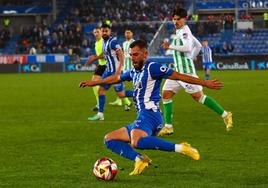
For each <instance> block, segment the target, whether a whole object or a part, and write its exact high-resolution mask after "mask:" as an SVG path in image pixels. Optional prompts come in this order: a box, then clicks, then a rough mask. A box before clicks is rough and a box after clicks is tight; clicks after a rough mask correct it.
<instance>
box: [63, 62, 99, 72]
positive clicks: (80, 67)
mask: <svg viewBox="0 0 268 188" xmlns="http://www.w3.org/2000/svg"><path fill="white" fill-rule="evenodd" d="M95 69H96V65H95V64H92V65H85V64H82V63H72V64H67V71H68V72H87V71H94V70H95Z"/></svg>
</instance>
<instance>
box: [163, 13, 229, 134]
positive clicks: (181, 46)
mask: <svg viewBox="0 0 268 188" xmlns="http://www.w3.org/2000/svg"><path fill="white" fill-rule="evenodd" d="M172 16H173V23H174V25H175V27H176V36H175V38H174V40H173V42H172V44H169V43H168V42H167V41H165V42H164V43H163V45H162V46H163V48H164V49H166V50H167V49H171V50H173V58H174V63H175V69H176V71H177V72H179V73H181V74H187V75H191V76H194V77H198V76H197V74H196V71H195V67H194V63H193V59H194V58H195V57H196V56H197V55H198V53H199V51H200V49H201V47H202V45H201V44H200V42H199V41H198V40H197V39H196V38H195V37H194V36H193V35H192V32H191V31H190V29H189V27H188V26H187V25H185V23H186V19H187V11H186V10H185V9H182V8H175V9H174V11H173V14H172ZM180 88H183V89H184V90H185V91H186V92H187V93H189V94H190V95H191V96H192V98H193V99H194V100H195V101H198V102H200V103H201V104H203V105H205V106H207V107H208V108H210V109H211V110H213V111H214V112H216V113H217V114H219V115H220V116H221V117H222V118H223V120H224V123H225V124H226V129H227V131H229V130H231V128H232V127H233V121H232V113H231V112H227V111H225V110H224V109H223V108H222V107H221V105H219V104H218V103H217V102H216V101H215V100H214V99H213V98H212V97H210V96H207V95H205V94H204V93H203V91H202V90H203V88H202V86H200V85H193V84H188V83H185V82H182V81H174V80H166V82H165V84H164V86H163V94H162V97H163V103H164V119H165V127H164V128H163V129H162V130H161V131H160V132H159V136H162V135H168V134H172V133H173V126H172V119H173V112H172V97H173V96H174V95H175V94H176V93H177V92H178V91H179V89H180Z"/></svg>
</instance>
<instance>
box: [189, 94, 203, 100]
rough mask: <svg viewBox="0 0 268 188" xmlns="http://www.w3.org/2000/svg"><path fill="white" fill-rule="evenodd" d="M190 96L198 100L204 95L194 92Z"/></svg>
mask: <svg viewBox="0 0 268 188" xmlns="http://www.w3.org/2000/svg"><path fill="white" fill-rule="evenodd" d="M191 96H192V98H193V99H194V100H195V101H196V102H200V100H202V97H203V96H204V95H202V94H199V93H196V94H192V95H191Z"/></svg>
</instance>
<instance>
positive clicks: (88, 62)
mask: <svg viewBox="0 0 268 188" xmlns="http://www.w3.org/2000/svg"><path fill="white" fill-rule="evenodd" d="M94 60H95V56H94V55H90V56H89V58H88V61H87V62H86V65H90V64H91V63H93V61H94Z"/></svg>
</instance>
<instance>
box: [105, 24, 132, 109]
mask: <svg viewBox="0 0 268 188" xmlns="http://www.w3.org/2000/svg"><path fill="white" fill-rule="evenodd" d="M125 38H126V41H125V42H123V52H124V56H125V58H124V66H123V72H127V71H130V70H131V69H132V68H133V67H132V61H131V57H130V55H129V46H130V44H131V43H132V42H134V41H135V40H134V39H133V32H132V30H131V29H130V28H127V29H125ZM120 102H121V99H120V98H117V99H116V100H115V101H114V102H111V103H109V104H110V105H118V106H120ZM121 103H122V102H121ZM121 105H122V104H121ZM125 110H126V111H127V110H129V107H128V106H125Z"/></svg>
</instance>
